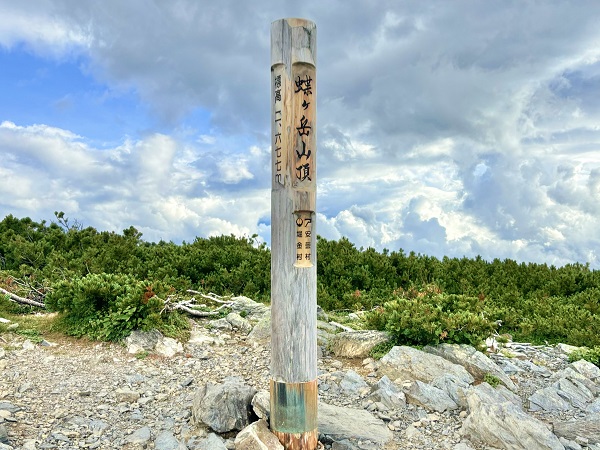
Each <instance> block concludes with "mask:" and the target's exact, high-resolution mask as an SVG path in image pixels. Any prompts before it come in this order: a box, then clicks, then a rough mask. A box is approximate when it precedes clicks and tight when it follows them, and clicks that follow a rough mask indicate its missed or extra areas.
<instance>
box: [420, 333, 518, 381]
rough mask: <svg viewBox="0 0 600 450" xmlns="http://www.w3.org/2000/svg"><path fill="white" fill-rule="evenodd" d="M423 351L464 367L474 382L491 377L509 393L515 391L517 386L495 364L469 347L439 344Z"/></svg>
mask: <svg viewBox="0 0 600 450" xmlns="http://www.w3.org/2000/svg"><path fill="white" fill-rule="evenodd" d="M423 351H425V352H427V353H431V354H434V355H438V356H441V357H442V358H444V359H446V360H448V361H450V362H453V363H454V364H458V365H460V366H462V367H464V368H465V369H466V370H467V372H469V373H470V374H471V375H473V377H474V378H475V380H478V381H483V380H484V378H485V377H486V375H492V376H494V377H496V378H498V379H499V380H500V382H501V383H502V384H503V385H504V386H506V387H507V388H508V389H510V390H511V391H515V390H516V389H517V386H515V384H514V383H513V382H512V380H511V379H510V378H509V377H508V376H507V375H506V373H504V371H503V370H502V369H501V368H500V367H498V365H497V364H495V363H494V362H493V361H492V360H491V359H490V358H488V357H487V356H485V355H484V354H483V353H481V352H480V351H478V350H476V349H475V348H474V347H471V346H470V345H464V344H462V345H458V344H441V345H437V346H435V347H433V346H430V345H428V346H425V347H424V348H423Z"/></svg>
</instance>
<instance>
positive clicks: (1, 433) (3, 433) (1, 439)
mask: <svg viewBox="0 0 600 450" xmlns="http://www.w3.org/2000/svg"><path fill="white" fill-rule="evenodd" d="M0 444H6V445H8V444H10V441H9V440H8V430H7V429H6V427H5V426H4V425H3V424H1V423H0Z"/></svg>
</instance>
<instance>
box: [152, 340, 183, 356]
mask: <svg viewBox="0 0 600 450" xmlns="http://www.w3.org/2000/svg"><path fill="white" fill-rule="evenodd" d="M154 349H155V351H156V353H158V354H159V355H162V356H166V357H167V358H172V357H173V356H175V355H176V354H177V353H182V352H183V345H182V344H181V342H179V341H176V340H175V339H173V338H170V337H165V338H162V339H161V340H160V341H158V342H157V343H156V347H155V348H154Z"/></svg>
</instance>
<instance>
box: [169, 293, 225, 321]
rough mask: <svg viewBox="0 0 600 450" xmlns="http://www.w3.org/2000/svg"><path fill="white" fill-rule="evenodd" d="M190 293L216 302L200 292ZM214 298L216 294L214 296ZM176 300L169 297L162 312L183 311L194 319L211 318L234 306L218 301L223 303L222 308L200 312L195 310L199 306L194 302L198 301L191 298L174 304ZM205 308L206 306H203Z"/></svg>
mask: <svg viewBox="0 0 600 450" xmlns="http://www.w3.org/2000/svg"><path fill="white" fill-rule="evenodd" d="M188 292H195V293H197V294H200V295H202V296H203V297H205V298H209V299H211V300H215V299H213V298H212V297H208V296H206V295H204V294H201V293H200V292H197V291H192V290H188ZM212 295H213V296H214V295H215V294H212ZM174 299H175V297H173V296H169V297H167V299H166V300H163V302H164V305H165V306H164V308H163V310H162V311H161V312H163V311H183V312H185V313H187V314H189V315H191V316H194V317H211V316H217V315H219V314H220V310H221V309H223V308H227V307H230V306H231V305H232V303H233V302H231V301H229V302H222V301H220V300H218V302H219V303H222V305H221V306H219V307H218V308H215V309H214V310H212V311H200V310H198V309H194V306H198V305H195V304H194V302H195V301H196V299H195V298H191V299H190V300H181V301H179V302H174V301H173V300H174ZM203 306H204V305H203Z"/></svg>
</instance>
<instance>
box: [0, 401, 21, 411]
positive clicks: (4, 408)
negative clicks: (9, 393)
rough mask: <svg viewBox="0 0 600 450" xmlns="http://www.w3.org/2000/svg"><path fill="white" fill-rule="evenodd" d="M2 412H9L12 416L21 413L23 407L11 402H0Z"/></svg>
mask: <svg viewBox="0 0 600 450" xmlns="http://www.w3.org/2000/svg"><path fill="white" fill-rule="evenodd" d="M0 411H8V412H10V413H12V414H14V413H16V412H19V411H21V407H20V406H17V405H14V404H12V403H11V402H5V401H0Z"/></svg>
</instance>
